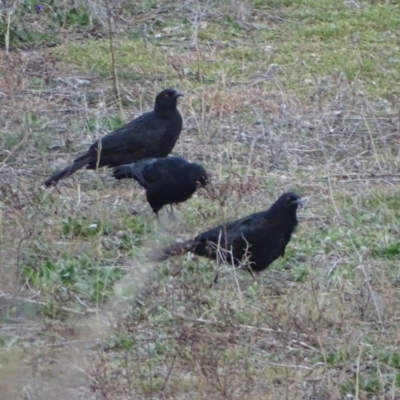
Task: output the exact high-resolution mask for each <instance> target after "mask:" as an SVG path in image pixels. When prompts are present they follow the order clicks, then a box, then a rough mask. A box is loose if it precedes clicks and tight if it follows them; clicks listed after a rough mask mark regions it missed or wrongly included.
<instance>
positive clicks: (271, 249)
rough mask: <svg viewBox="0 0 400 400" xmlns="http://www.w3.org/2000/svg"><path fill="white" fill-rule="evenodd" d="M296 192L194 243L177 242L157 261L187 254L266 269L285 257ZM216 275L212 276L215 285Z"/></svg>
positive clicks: (298, 202)
mask: <svg viewBox="0 0 400 400" xmlns="http://www.w3.org/2000/svg"><path fill="white" fill-rule="evenodd" d="M301 204H302V202H301V199H300V197H299V196H298V195H297V194H295V193H284V194H283V195H282V196H281V197H279V199H278V200H277V201H276V202H275V203H274V204H273V205H272V206H271V207H270V208H269V209H268V210H267V211H261V212H258V213H255V214H251V215H249V216H247V217H244V218H241V219H239V220H237V221H233V222H229V223H227V224H225V225H220V226H217V227H216V228H213V229H210V230H208V231H207V232H204V233H200V234H199V235H198V236H196V237H195V238H194V239H193V240H188V241H186V242H182V243H176V244H173V245H171V246H168V247H166V248H164V249H163V250H162V253H161V254H159V255H157V256H156V260H157V261H162V260H165V259H167V258H169V257H172V256H175V255H177V254H181V253H183V252H185V251H190V252H192V253H194V254H197V255H199V256H203V257H208V258H211V259H215V260H218V261H223V262H226V263H229V264H232V263H233V264H234V265H236V266H241V267H242V268H244V269H247V270H248V271H249V272H250V273H251V275H252V277H253V278H254V275H253V272H260V271H262V270H264V269H265V268H267V267H268V266H269V265H270V264H271V263H272V262H273V261H275V260H276V259H277V258H278V257H281V256H282V257H283V256H284V255H285V248H286V245H287V244H288V243H289V241H290V238H291V236H292V233H293V231H294V229H295V227H296V225H297V217H296V211H297V207H298V206H299V205H301ZM217 278H218V273H217V275H216V276H215V279H214V283H216V281H217Z"/></svg>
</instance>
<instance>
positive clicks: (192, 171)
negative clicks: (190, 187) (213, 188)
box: [187, 163, 208, 188]
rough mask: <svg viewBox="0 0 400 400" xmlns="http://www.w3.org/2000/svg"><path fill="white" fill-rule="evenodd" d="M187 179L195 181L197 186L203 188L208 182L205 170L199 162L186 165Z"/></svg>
mask: <svg viewBox="0 0 400 400" xmlns="http://www.w3.org/2000/svg"><path fill="white" fill-rule="evenodd" d="M187 168H188V175H189V180H190V181H191V182H194V183H196V185H197V187H202V188H205V187H206V186H207V183H208V175H207V171H206V170H205V169H204V168H203V167H202V166H201V165H199V164H194V163H191V164H189V165H188V166H187Z"/></svg>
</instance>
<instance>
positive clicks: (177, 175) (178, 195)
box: [114, 157, 208, 214]
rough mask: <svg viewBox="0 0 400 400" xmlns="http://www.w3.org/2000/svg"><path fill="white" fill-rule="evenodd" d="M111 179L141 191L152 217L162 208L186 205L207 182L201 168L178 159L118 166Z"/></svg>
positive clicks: (162, 159)
mask: <svg viewBox="0 0 400 400" xmlns="http://www.w3.org/2000/svg"><path fill="white" fill-rule="evenodd" d="M114 177H115V178H116V179H124V178H132V179H134V180H135V181H137V182H138V183H139V184H140V185H141V186H142V187H143V188H145V189H146V197H147V201H148V202H149V204H150V206H151V208H152V209H153V211H154V212H155V213H156V214H157V213H158V211H159V210H160V209H161V208H162V207H164V206H165V205H166V204H171V205H172V204H176V203H182V202H184V201H186V200H187V199H189V198H190V197H191V196H192V195H193V193H194V192H195V191H196V189H197V188H198V187H199V186H201V187H205V186H206V185H207V180H208V177H207V172H206V170H205V169H204V168H203V167H202V166H201V165H198V164H195V163H189V162H188V161H186V160H184V159H183V158H180V157H165V158H147V159H144V160H141V161H139V162H137V163H134V164H128V165H122V166H120V167H118V168H116V169H115V170H114Z"/></svg>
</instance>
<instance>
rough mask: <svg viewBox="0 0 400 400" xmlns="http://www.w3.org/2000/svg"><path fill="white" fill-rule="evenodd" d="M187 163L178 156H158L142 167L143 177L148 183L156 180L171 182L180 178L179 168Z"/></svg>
mask: <svg viewBox="0 0 400 400" xmlns="http://www.w3.org/2000/svg"><path fill="white" fill-rule="evenodd" d="M186 164H188V162H187V161H186V160H184V159H183V158H180V157H165V158H159V159H157V161H156V162H154V163H152V164H151V165H148V166H146V168H144V169H143V172H142V173H143V178H144V180H145V181H146V182H147V183H148V184H152V183H156V182H161V181H164V182H173V181H175V180H176V179H180V176H181V173H180V172H181V168H182V167H183V166H184V165H186Z"/></svg>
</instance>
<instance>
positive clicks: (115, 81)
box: [104, 0, 123, 115]
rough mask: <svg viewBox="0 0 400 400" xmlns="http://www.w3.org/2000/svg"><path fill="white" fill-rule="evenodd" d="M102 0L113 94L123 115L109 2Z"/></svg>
mask: <svg viewBox="0 0 400 400" xmlns="http://www.w3.org/2000/svg"><path fill="white" fill-rule="evenodd" d="M104 2H105V4H106V9H107V24H108V35H109V37H110V53H111V72H112V77H113V86H114V94H115V96H116V97H117V99H118V105H119V109H120V112H121V115H123V110H122V102H121V93H120V91H119V83H118V75H117V71H116V68H115V54H114V41H113V33H112V29H111V9H110V4H109V2H108V0H104Z"/></svg>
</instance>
